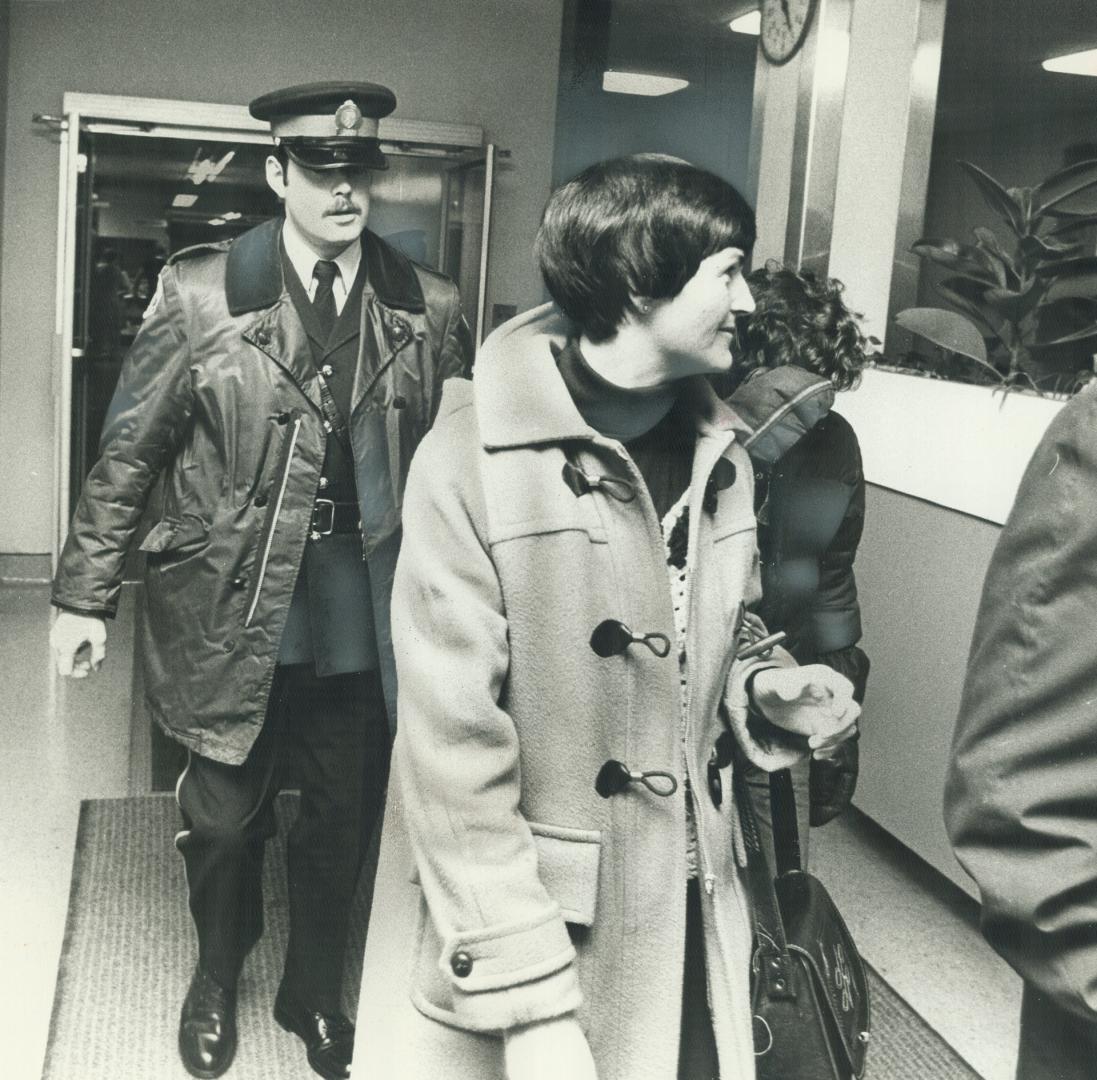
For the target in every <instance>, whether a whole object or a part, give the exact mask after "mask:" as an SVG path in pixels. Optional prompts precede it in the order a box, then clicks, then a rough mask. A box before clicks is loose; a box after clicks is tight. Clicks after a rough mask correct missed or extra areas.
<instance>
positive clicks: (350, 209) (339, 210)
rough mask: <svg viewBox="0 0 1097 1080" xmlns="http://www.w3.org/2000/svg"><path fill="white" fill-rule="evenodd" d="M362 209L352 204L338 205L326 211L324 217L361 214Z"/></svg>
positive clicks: (343, 203)
mask: <svg viewBox="0 0 1097 1080" xmlns="http://www.w3.org/2000/svg"><path fill="white" fill-rule="evenodd" d="M361 212H362V210H361V208H360V207H359V206H357V205H355V204H354V203H352V202H342V203H336V205H335V206H333V207H332V208H331V209H330V210H325V211H324V217H332V216H334V215H335V214H360V213H361Z"/></svg>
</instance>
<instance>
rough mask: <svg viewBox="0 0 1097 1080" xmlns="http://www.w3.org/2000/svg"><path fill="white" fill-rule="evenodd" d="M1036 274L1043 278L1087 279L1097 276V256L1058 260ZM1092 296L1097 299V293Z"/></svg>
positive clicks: (1039, 267)
mask: <svg viewBox="0 0 1097 1080" xmlns="http://www.w3.org/2000/svg"><path fill="white" fill-rule="evenodd" d="M1036 273H1037V274H1039V275H1040V276H1041V277H1053V278H1056V279H1058V278H1071V277H1086V276H1088V275H1090V274H1097V256H1094V255H1082V256H1080V257H1077V258H1073V259H1056V260H1055V261H1053V262H1048V263H1043V264H1041V265H1040V266H1038V267H1037V268H1036ZM1091 295H1093V296H1095V297H1097V292H1095V293H1092V294H1091Z"/></svg>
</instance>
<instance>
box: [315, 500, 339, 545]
mask: <svg viewBox="0 0 1097 1080" xmlns="http://www.w3.org/2000/svg"><path fill="white" fill-rule="evenodd" d="M324 510H326V511H327V513H328V524H327V528H321V526H320V522H321V521H322V520H323V518H322V511H324ZM334 529H335V503H334V502H333V501H332V500H331V499H317V500H316V501H315V502H314V503H313V506H312V532H313V535H314V536H315V537H316V538H319V537H321V536H331V534H332V532H333V530H334Z"/></svg>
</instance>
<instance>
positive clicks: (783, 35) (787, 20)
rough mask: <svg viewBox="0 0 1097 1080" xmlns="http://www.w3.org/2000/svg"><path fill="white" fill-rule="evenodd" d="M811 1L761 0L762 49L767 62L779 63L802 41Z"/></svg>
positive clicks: (794, 53)
mask: <svg viewBox="0 0 1097 1080" xmlns="http://www.w3.org/2000/svg"><path fill="white" fill-rule="evenodd" d="M814 9H815V0H762V52H764V53H765V54H766V59H767V60H768V61H769V62H770V63H771V64H783V63H785V61H786V60H791V59H792V57H793V56H795V55H796V52H797V50H799V48H800V46H801V45H803V43H804V38H805V37H806V36H807V32H808V28H809V27H810V26H811V16H812V14H813V12H814Z"/></svg>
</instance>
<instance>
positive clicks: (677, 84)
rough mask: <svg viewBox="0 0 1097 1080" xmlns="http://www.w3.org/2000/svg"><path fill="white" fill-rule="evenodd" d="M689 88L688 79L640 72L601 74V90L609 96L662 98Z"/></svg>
mask: <svg viewBox="0 0 1097 1080" xmlns="http://www.w3.org/2000/svg"><path fill="white" fill-rule="evenodd" d="M687 86H689V79H673V78H671V77H670V76H669V75H647V74H645V73H644V72H642V71H606V72H603V74H602V89H603V90H605V91H606V92H607V93H610V94H639V95H640V96H641V97H662V96H663V95H664V94H673V93H676V92H677V91H678V90H684V89H685V88H686V87H687Z"/></svg>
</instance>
